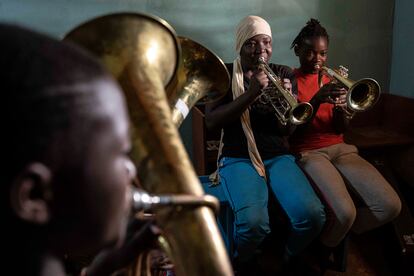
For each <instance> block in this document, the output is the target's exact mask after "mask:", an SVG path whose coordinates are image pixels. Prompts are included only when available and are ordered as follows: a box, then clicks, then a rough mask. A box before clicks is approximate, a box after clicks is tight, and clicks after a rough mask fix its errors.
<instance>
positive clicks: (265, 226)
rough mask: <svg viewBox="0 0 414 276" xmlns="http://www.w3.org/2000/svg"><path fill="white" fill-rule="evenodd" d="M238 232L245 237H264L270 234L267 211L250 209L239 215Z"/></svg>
mask: <svg viewBox="0 0 414 276" xmlns="http://www.w3.org/2000/svg"><path fill="white" fill-rule="evenodd" d="M237 223H238V225H237V228H238V232H239V234H240V235H242V236H244V235H246V236H250V237H251V236H255V237H258V238H259V237H264V236H266V235H267V234H268V233H270V226H269V215H268V213H267V209H264V210H257V208H248V209H246V210H245V211H244V212H243V214H242V215H241V214H239V215H238V222H237Z"/></svg>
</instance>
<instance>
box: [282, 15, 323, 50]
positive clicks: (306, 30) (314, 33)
mask: <svg viewBox="0 0 414 276" xmlns="http://www.w3.org/2000/svg"><path fill="white" fill-rule="evenodd" d="M315 37H326V40H327V41H328V43H329V35H328V32H327V31H326V29H325V28H324V27H323V26H322V25H321V23H320V22H319V20H317V19H314V18H311V19H310V20H309V21H308V22H306V25H305V26H304V27H303V28H302V30H300V32H299V34H298V35H297V36H296V38H295V39H294V40H293V42H292V45H291V46H290V48H291V49H292V48H294V47H295V46H299V47H300V46H302V45H303V43H304V42H305V41H306V40H308V39H312V38H315Z"/></svg>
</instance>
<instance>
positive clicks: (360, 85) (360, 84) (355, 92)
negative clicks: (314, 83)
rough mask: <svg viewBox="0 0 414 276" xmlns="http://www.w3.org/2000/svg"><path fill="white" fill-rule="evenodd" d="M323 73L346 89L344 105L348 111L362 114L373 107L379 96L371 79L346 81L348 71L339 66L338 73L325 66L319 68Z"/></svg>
mask: <svg viewBox="0 0 414 276" xmlns="http://www.w3.org/2000/svg"><path fill="white" fill-rule="evenodd" d="M320 69H321V70H322V72H323V73H325V74H326V75H328V76H329V77H330V78H332V79H333V80H335V81H337V82H339V83H340V84H342V85H343V86H344V87H345V88H347V89H348V92H347V94H346V103H347V106H348V108H349V109H350V111H352V112H362V111H366V110H368V109H370V108H371V107H373V106H374V105H375V104H376V103H377V101H378V99H379V97H380V94H381V87H380V85H379V84H378V82H377V81H376V80H374V79H372V78H363V79H360V80H358V81H353V80H350V79H348V73H347V72H348V69H346V68H345V67H343V66H340V69H339V72H338V71H336V70H332V69H331V68H328V67H326V66H322V67H320Z"/></svg>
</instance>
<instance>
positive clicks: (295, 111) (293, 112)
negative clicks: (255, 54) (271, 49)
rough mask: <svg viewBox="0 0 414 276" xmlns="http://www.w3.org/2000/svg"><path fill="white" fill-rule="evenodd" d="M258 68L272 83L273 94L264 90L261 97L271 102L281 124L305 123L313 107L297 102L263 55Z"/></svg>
mask: <svg viewBox="0 0 414 276" xmlns="http://www.w3.org/2000/svg"><path fill="white" fill-rule="evenodd" d="M259 69H261V70H263V72H264V73H265V74H266V75H267V77H268V78H269V80H270V81H271V82H272V83H273V85H274V87H271V88H270V89H272V92H275V93H273V95H270V93H267V92H268V91H267V90H265V91H264V93H262V95H261V97H262V98H263V99H264V101H265V102H268V103H270V104H271V106H272V107H273V109H274V110H275V115H276V117H277V118H278V120H279V122H280V123H281V124H282V125H286V124H287V123H288V122H290V123H291V124H294V125H300V124H303V123H306V122H307V121H308V120H309V119H310V118H311V116H312V113H313V107H312V105H311V104H310V103H307V102H303V103H298V102H297V100H296V99H295V97H294V96H293V95H292V94H291V93H290V92H289V91H287V90H286V89H285V88H284V87H283V86H282V85H281V81H280V78H279V77H278V76H277V75H276V74H275V73H274V72H273V70H272V69H271V68H270V67H269V65H268V64H267V63H266V61H265V60H264V58H263V57H261V58H259Z"/></svg>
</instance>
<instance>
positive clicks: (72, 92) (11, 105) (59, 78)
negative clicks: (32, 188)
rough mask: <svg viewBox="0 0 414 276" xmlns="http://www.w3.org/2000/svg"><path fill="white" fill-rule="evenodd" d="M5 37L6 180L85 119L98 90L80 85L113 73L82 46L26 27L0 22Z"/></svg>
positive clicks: (1, 47)
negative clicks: (78, 86)
mask: <svg viewBox="0 0 414 276" xmlns="http://www.w3.org/2000/svg"><path fill="white" fill-rule="evenodd" d="M0 41H1V43H0V80H1V86H2V87H1V91H2V95H3V99H2V101H1V104H2V106H1V119H0V120H1V126H2V128H3V131H2V137H3V140H4V143H3V144H2V152H3V154H2V162H4V164H5V167H6V168H5V170H6V175H4V174H2V177H1V180H2V181H6V182H8V181H10V180H11V179H12V178H13V176H14V174H16V173H17V172H18V171H19V170H21V169H22V167H23V166H25V165H26V164H27V163H28V162H33V161H40V162H41V161H43V157H44V155H45V154H46V151H47V148H48V147H49V146H50V144H51V143H53V142H54V140H55V138H56V136H57V133H59V134H60V135H61V134H62V133H65V132H68V130H70V129H74V128H75V127H76V124H78V125H79V127H80V125H85V122H84V121H82V119H85V120H87V119H89V118H90V117H91V115H89V113H90V109H91V107H93V105H94V103H95V101H94V99H95V95H92V94H93V93H89V92H90V91H85V89H83V90H82V89H78V88H77V87H76V86H77V85H80V84H85V83H89V82H91V81H93V80H98V79H102V78H106V77H109V75H108V73H107V72H106V70H105V69H104V68H103V66H102V65H101V64H100V63H99V62H97V61H96V60H95V59H94V58H93V57H91V56H90V55H89V54H88V53H86V52H85V51H84V50H82V49H80V48H78V47H77V46H75V45H72V44H68V43H65V42H62V41H59V40H57V39H54V38H51V37H49V36H47V35H44V34H40V33H37V32H34V31H31V30H28V29H25V28H23V27H19V26H15V25H8V24H0ZM75 120H81V121H80V122H81V123H82V124H80V122H79V121H78V122H75ZM69 141H70V140H69V137H68V143H69ZM4 186H7V185H4ZM7 194H8V193H7Z"/></svg>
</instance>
